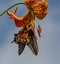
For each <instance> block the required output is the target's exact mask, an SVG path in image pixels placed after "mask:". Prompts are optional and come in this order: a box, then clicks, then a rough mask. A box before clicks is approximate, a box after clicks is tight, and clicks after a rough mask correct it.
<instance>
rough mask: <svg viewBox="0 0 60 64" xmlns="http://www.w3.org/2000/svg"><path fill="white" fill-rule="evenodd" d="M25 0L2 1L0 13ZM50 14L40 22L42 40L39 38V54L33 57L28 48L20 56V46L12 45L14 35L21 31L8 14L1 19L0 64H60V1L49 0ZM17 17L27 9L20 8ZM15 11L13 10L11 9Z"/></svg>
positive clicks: (0, 0) (38, 21)
mask: <svg viewBox="0 0 60 64" xmlns="http://www.w3.org/2000/svg"><path fill="white" fill-rule="evenodd" d="M21 1H23V0H0V12H2V11H4V10H5V9H6V8H7V7H9V6H10V5H12V4H13V3H15V2H21ZM47 1H48V3H49V7H48V14H47V16H46V17H45V18H44V19H43V20H38V19H37V18H36V21H37V23H39V24H40V26H41V28H42V33H41V38H38V41H37V43H38V47H39V53H38V55H37V56H35V55H33V54H32V52H31V51H30V49H29V48H28V47H27V46H26V47H25V50H24V51H23V53H22V54H21V55H20V56H19V55H18V53H17V52H18V46H17V45H16V44H15V43H12V44H11V43H10V42H11V41H12V40H13V38H14V33H16V32H18V31H19V28H17V27H16V26H15V24H14V22H13V20H11V19H10V18H9V16H8V15H7V14H4V15H3V16H2V17H0V64H60V12H59V11H60V0H47ZM18 7H19V9H18V11H17V16H18V17H20V16H22V15H24V14H25V12H26V7H25V6H24V5H23V6H22V5H21V6H20V5H19V6H18ZM11 10H13V9H11Z"/></svg>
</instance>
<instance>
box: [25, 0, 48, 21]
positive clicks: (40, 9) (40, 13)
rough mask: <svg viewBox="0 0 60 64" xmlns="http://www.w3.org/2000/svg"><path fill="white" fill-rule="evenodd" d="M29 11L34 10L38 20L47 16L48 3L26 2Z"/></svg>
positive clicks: (29, 0) (38, 1)
mask: <svg viewBox="0 0 60 64" xmlns="http://www.w3.org/2000/svg"><path fill="white" fill-rule="evenodd" d="M24 1H25V3H26V6H27V8H28V9H30V10H32V11H33V13H34V14H35V16H36V17H37V18H38V19H40V20H41V19H43V18H44V17H45V16H46V15H47V8H48V3H47V2H46V1H45V0H24Z"/></svg>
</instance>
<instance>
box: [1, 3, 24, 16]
mask: <svg viewBox="0 0 60 64" xmlns="http://www.w3.org/2000/svg"><path fill="white" fill-rule="evenodd" d="M19 4H24V5H25V3H24V2H17V3H15V4H13V5H11V6H10V7H8V8H7V9H5V10H4V11H3V12H2V13H0V17H1V16H2V15H3V14H4V13H5V12H7V11H8V10H9V9H11V8H13V7H14V6H16V5H19Z"/></svg>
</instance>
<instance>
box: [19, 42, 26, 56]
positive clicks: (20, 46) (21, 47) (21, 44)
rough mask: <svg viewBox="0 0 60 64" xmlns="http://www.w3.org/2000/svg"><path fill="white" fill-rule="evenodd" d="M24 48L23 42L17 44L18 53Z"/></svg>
mask: <svg viewBox="0 0 60 64" xmlns="http://www.w3.org/2000/svg"><path fill="white" fill-rule="evenodd" d="M24 48H25V44H24V43H20V42H19V44H18V54H19V55H21V53H22V52H23V50H24Z"/></svg>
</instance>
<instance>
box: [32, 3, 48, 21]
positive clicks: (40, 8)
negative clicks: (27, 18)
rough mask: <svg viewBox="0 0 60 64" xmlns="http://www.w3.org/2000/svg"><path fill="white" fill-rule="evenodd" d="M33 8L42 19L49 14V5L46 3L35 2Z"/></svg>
mask: <svg viewBox="0 0 60 64" xmlns="http://www.w3.org/2000/svg"><path fill="white" fill-rule="evenodd" d="M32 9H33V11H34V13H35V16H36V17H37V18H38V19H40V20H41V19H43V18H44V17H45V16H46V15H47V7H46V5H45V4H33V5H32Z"/></svg>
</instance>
